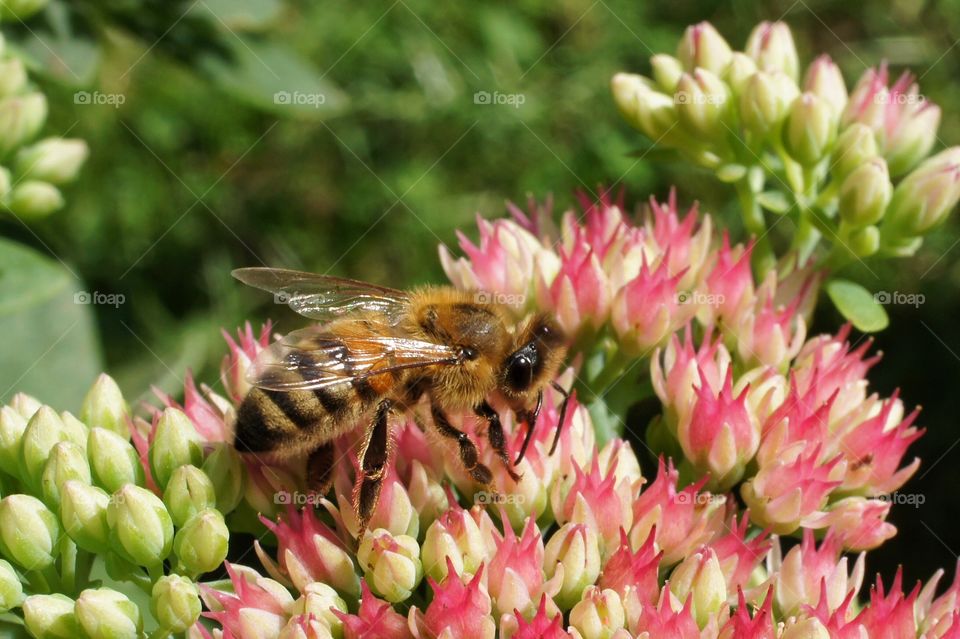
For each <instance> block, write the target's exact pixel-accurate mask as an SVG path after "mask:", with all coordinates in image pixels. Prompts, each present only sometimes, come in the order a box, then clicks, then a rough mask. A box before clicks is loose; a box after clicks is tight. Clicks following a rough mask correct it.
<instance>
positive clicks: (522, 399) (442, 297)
mask: <svg viewBox="0 0 960 639" xmlns="http://www.w3.org/2000/svg"><path fill="white" fill-rule="evenodd" d="M233 276H234V277H236V278H237V279H238V280H240V281H241V282H244V283H245V284H248V285H250V286H254V287H256V288H259V289H263V290H265V291H268V292H271V293H273V295H274V298H275V299H277V300H278V301H281V302H285V303H287V304H288V305H289V306H290V307H291V308H292V309H293V310H294V311H296V312H297V313H299V314H300V315H303V316H304V317H308V318H310V319H314V320H318V321H319V322H320V323H319V324H316V325H313V326H310V327H308V328H304V329H300V330H296V331H293V332H292V333H289V334H288V335H286V336H285V337H283V338H282V339H280V340H279V341H277V342H274V343H273V344H272V345H271V346H270V347H269V348H267V349H266V350H264V351H263V352H262V353H261V354H260V356H258V358H257V361H256V362H255V365H254V366H253V367H252V370H251V375H250V382H251V384H252V386H253V388H252V389H251V390H250V392H249V393H248V394H247V396H246V397H245V398H244V400H243V402H242V403H241V405H240V407H239V408H238V410H237V419H236V429H235V438H234V446H235V447H236V448H237V450H239V451H241V452H250V453H270V454H275V455H277V456H280V457H284V456H292V455H297V454H306V455H307V478H308V483H309V484H310V486H311V488H313V489H315V490H317V491H319V492H320V493H321V494H323V493H326V491H327V489H328V488H329V486H330V482H331V481H332V477H333V473H332V471H333V467H334V464H335V462H336V460H335V459H334V450H335V449H334V445H333V442H334V440H335V439H336V438H337V437H339V436H340V435H343V434H344V433H347V432H350V431H352V430H354V429H355V428H358V427H359V426H360V425H363V424H365V425H366V426H365V432H364V436H363V438H362V440H361V442H362V443H361V448H360V451H359V461H360V476H359V477H358V481H357V483H356V485H355V487H354V494H353V503H354V508H355V510H356V514H357V517H358V519H359V520H360V523H361V528H364V527H365V526H366V522H367V521H369V519H370V516H371V515H372V513H373V511H374V509H375V508H376V505H377V500H378V498H379V495H380V486H381V483H382V481H383V478H384V475H385V472H386V468H387V463H388V461H389V455H390V450H389V448H390V441H391V440H390V437H389V422H390V418H391V416H394V415H398V414H402V413H404V412H405V411H408V410H410V409H412V408H413V407H414V405H416V404H417V403H418V402H419V401H420V400H421V398H422V397H423V396H424V395H426V396H427V398H428V399H429V406H430V415H431V417H432V420H431V421H432V423H433V426H434V427H435V428H436V430H437V432H439V434H440V435H442V436H443V437H444V438H448V439H450V440H452V442H454V443H456V445H457V447H458V450H459V457H460V461H461V462H462V464H463V466H464V467H465V469H466V470H467V471H468V472H469V474H470V476H471V477H472V478H473V479H474V480H475V481H477V482H479V483H480V484H489V483H490V482H491V480H492V478H493V476H492V474H491V472H490V469H489V468H487V466H485V465H484V464H483V463H481V462H480V459H479V453H478V450H477V447H476V445H475V444H474V443H473V441H471V439H470V437H469V436H468V435H467V434H466V433H464V432H463V431H461V430H460V429H458V428H456V427H455V426H454V425H453V424H451V423H450V419H449V418H448V413H449V412H451V411H463V410H472V411H473V412H474V413H475V414H476V415H477V416H478V417H480V418H481V419H483V420H485V421H486V425H487V438H488V440H489V443H490V445H491V447H492V449H493V450H494V451H495V452H496V454H497V456H498V457H499V459H500V461H501V462H502V463H503V464H504V466H505V467H506V469H507V472H508V473H509V474H510V476H511V477H512V478H513V479H514V480H515V481H516V480H518V479H519V475H517V473H516V472H515V470H514V469H513V466H514V465H515V464H519V463H520V460H522V459H523V456H524V454H525V452H526V450H527V446H528V444H529V443H530V438H531V436H532V434H533V431H534V426H535V425H536V420H537V416H538V414H539V412H540V407H541V404H542V402H543V391H544V389H545V388H546V387H547V385H548V384H552V385H553V387H554V388H556V389H557V390H558V391H559V392H560V393H561V394H562V395H563V396H564V400H563V403H562V405H561V410H560V415H559V423H558V424H557V427H556V433H555V435H554V440H553V445H552V447H551V450H550V452H551V454H552V453H553V451H554V449H555V448H556V446H557V441H558V440H559V437H560V429H561V427H562V425H563V422H564V416H565V413H566V408H567V401H568V399H569V394H568V393H567V392H566V391H565V390H564V389H563V388H562V387H561V386H559V385H558V384H556V383H555V382H553V381H552V380H553V379H554V377H555V376H556V375H557V373H558V371H559V368H560V366H561V365H562V363H563V361H564V358H565V356H566V345H565V342H566V339H565V337H564V335H563V333H562V332H561V330H560V328H559V327H558V326H557V324H556V322H555V321H554V320H553V319H551V318H550V317H549V316H548V315H546V314H543V313H535V314H531V315H528V316H527V317H526V318H524V319H523V320H522V321H520V322H517V323H514V322H513V321H512V319H511V315H510V312H509V310H508V308H507V307H505V306H504V305H502V304H498V303H486V301H485V300H482V299H481V298H480V296H479V295H478V294H476V293H471V292H465V291H459V290H456V289H454V288H451V287H426V288H421V289H417V290H413V291H410V292H404V291H399V290H395V289H391V288H386V287H383V286H377V285H375V284H369V283H366V282H360V281H357V280H351V279H344V278H339V277H330V276H326V275H315V274H311V273H304V272H299V271H291V270H284V269H274V268H242V269H237V270H235V271H233ZM493 396H499V398H500V399H501V400H503V402H504V403H505V404H506V406H507V407H508V408H509V409H510V410H512V411H513V412H514V414H515V415H516V418H517V421H518V423H519V422H523V423H524V424H525V426H526V428H527V431H526V434H525V438H524V441H523V444H522V446H521V449H520V451H519V454H518V456H517V459H516V460H515V461H514V462H513V463H511V460H510V458H509V456H508V454H507V449H506V443H505V438H504V433H503V427H502V425H501V423H500V416H499V414H498V413H497V411H496V410H494V409H493V407H492V406H491V405H490V403H489V401H488V400H489V399H491V398H492V397H493Z"/></svg>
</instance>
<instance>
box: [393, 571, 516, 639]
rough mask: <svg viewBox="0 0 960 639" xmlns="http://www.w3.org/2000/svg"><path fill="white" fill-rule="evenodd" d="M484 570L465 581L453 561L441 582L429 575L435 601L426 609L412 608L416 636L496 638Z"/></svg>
mask: <svg viewBox="0 0 960 639" xmlns="http://www.w3.org/2000/svg"><path fill="white" fill-rule="evenodd" d="M447 561H448V562H449V561H450V560H449V559H448V560H447ZM483 571H484V569H483V566H481V567H480V570H478V571H477V574H476V575H474V576H473V578H471V579H470V581H469V582H468V583H466V584H465V583H464V582H463V581H462V580H461V577H460V575H458V574H457V572H456V570H454V567H453V564H449V565H448V566H447V576H446V578H444V580H443V581H442V582H441V583H437V582H436V581H434V580H433V579H432V578H428V579H427V582H428V583H429V584H430V588H431V590H433V600H432V601H431V602H430V605H428V606H427V608H426V610H425V611H422V612H421V611H420V610H419V609H418V608H417V607H413V608H411V609H410V615H409V625H410V629H411V630H412V633H413V636H414V638H415V639H461V638H462V639H493V637H494V635H496V632H497V626H496V623H494V621H493V617H492V616H491V614H490V613H491V610H492V605H491V602H490V596H489V595H488V594H487V592H486V589H485V588H484V587H483Z"/></svg>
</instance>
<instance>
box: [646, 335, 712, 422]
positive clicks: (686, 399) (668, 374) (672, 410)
mask: <svg viewBox="0 0 960 639" xmlns="http://www.w3.org/2000/svg"><path fill="white" fill-rule="evenodd" d="M730 366H731V357H730V353H729V352H728V351H727V349H726V348H725V347H724V346H723V344H722V343H721V342H720V339H719V338H718V339H715V340H714V339H712V338H711V331H710V330H709V329H708V330H707V333H706V335H704V337H703V340H702V341H701V342H700V346H699V347H698V348H696V349H695V348H694V346H693V336H692V331H691V329H690V327H689V326H688V327H687V329H686V331H685V333H684V339H683V342H682V343H681V341H680V338H679V337H677V335H676V334H674V335H673V336H671V338H670V342H669V343H668V344H667V346H666V347H665V348H663V349H658V350H657V352H655V353H654V355H653V357H652V358H651V360H650V379H651V382H652V384H653V389H654V392H656V394H657V397H658V398H659V399H660V401H661V402H662V403H663V406H664V415H665V417H666V423H667V426H668V427H669V428H670V430H671V432H673V433H676V432H677V429H678V425H679V423H680V422H681V421H686V420H688V419H689V415H690V411H692V410H693V406H694V404H695V403H696V401H697V388H698V387H699V385H700V384H701V382H702V380H703V379H706V380H707V381H708V382H709V384H710V386H711V387H713V388H720V386H721V384H722V383H723V380H724V378H726V376H727V371H728V369H729V368H730Z"/></svg>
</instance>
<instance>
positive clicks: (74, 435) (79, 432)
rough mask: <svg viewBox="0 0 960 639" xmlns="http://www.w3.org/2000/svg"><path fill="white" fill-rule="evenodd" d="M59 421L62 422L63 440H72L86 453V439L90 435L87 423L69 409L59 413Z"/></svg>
mask: <svg viewBox="0 0 960 639" xmlns="http://www.w3.org/2000/svg"><path fill="white" fill-rule="evenodd" d="M60 421H62V422H63V440H64V441H67V442H73V443H74V444H76V445H77V446H79V447H80V448H81V449H82V450H83V454H84V455H86V454H87V439H88V438H89V437H90V429H89V428H87V425H86V424H84V423H83V422H81V421H80V420H79V419H77V418H76V417H74V416H73V413H71V412H70V411H67V410H65V411H63V412H62V413H60Z"/></svg>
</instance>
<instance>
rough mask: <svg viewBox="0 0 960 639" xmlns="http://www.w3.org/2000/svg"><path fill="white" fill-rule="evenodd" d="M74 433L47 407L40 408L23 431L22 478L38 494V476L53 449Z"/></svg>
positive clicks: (74, 434) (41, 472)
mask: <svg viewBox="0 0 960 639" xmlns="http://www.w3.org/2000/svg"><path fill="white" fill-rule="evenodd" d="M73 436H76V433H75V432H74V431H73V430H72V429H70V428H68V427H67V426H65V425H64V423H63V420H62V419H61V418H60V416H59V415H57V413H56V412H55V411H54V410H53V409H52V408H50V407H49V406H42V407H40V409H39V410H37V412H36V413H34V414H33V417H31V418H30V421H28V422H27V427H26V428H25V429H24V431H23V438H22V441H21V446H22V448H21V456H20V468H21V471H22V476H23V478H24V479H25V480H27V482H28V483H30V484H31V485H33V486H35V487H36V488H37V492H39V487H40V476H41V475H42V474H43V469H44V467H45V466H46V465H47V458H48V457H50V452H51V451H52V450H53V447H54V446H56V445H57V444H58V443H59V442H61V441H69V440H70V438H71V437H73Z"/></svg>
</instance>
